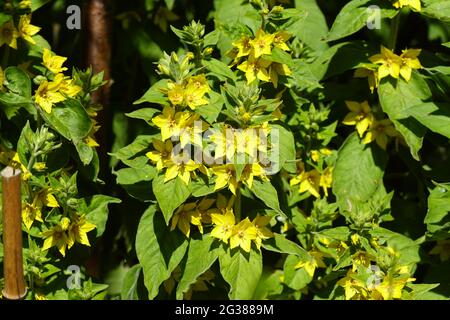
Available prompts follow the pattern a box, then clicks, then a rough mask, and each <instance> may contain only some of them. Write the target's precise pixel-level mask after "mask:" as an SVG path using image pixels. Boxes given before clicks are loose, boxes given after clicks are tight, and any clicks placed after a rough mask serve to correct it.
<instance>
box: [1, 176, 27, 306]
mask: <svg viewBox="0 0 450 320" xmlns="http://www.w3.org/2000/svg"><path fill="white" fill-rule="evenodd" d="M1 175H2V183H3V272H4V277H5V287H4V289H3V291H2V294H3V296H4V297H5V298H6V299H9V300H18V299H22V298H23V297H25V295H26V293H27V288H26V286H25V279H24V276H23V256H22V215H21V211H22V202H21V196H20V182H21V171H20V170H18V169H14V168H11V167H6V168H5V169H4V170H3V171H2V172H1Z"/></svg>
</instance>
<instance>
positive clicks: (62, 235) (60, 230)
mask: <svg viewBox="0 0 450 320" xmlns="http://www.w3.org/2000/svg"><path fill="white" fill-rule="evenodd" d="M69 225H70V220H69V219H68V218H66V217H64V218H62V219H61V221H60V222H59V224H57V225H56V226H54V227H53V228H52V229H50V230H47V231H44V232H43V233H42V235H43V237H44V238H45V240H44V245H43V247H42V251H45V250H48V249H50V248H51V247H57V248H58V250H59V252H60V253H61V254H62V256H63V257H64V256H65V255H66V248H67V245H69V244H70V243H72V242H71V239H69V236H68V234H67V230H68V229H69Z"/></svg>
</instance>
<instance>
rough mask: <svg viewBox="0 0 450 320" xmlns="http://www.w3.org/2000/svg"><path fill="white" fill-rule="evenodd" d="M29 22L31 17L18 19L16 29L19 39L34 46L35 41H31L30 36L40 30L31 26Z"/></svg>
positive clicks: (25, 16) (26, 16)
mask: <svg viewBox="0 0 450 320" xmlns="http://www.w3.org/2000/svg"><path fill="white" fill-rule="evenodd" d="M30 22H31V15H23V16H21V17H20V20H19V25H18V27H17V29H18V32H19V37H22V38H23V39H24V40H25V41H28V42H29V43H31V44H36V41H34V40H33V38H32V36H34V35H35V34H36V33H38V32H39V30H41V28H39V27H37V26H33V25H32V24H30Z"/></svg>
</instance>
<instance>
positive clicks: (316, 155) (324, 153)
mask: <svg viewBox="0 0 450 320" xmlns="http://www.w3.org/2000/svg"><path fill="white" fill-rule="evenodd" d="M332 154H333V151H331V150H330V149H328V148H322V149H320V150H311V159H312V160H313V161H314V162H318V161H319V159H320V158H322V157H328V156H330V155H332Z"/></svg>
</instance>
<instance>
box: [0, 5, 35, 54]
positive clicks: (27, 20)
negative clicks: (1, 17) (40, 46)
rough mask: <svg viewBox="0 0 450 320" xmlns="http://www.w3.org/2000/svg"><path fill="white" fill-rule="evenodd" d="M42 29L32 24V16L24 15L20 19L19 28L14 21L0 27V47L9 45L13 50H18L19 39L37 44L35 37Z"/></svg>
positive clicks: (11, 20)
mask: <svg viewBox="0 0 450 320" xmlns="http://www.w3.org/2000/svg"><path fill="white" fill-rule="evenodd" d="M40 30H41V28H39V27H37V26H34V25H32V24H31V14H24V15H21V16H20V17H19V21H18V23H17V28H16V26H15V25H14V21H13V19H10V20H8V21H6V22H4V23H3V25H2V26H0V47H1V46H3V45H7V46H9V47H11V48H13V49H17V39H19V38H22V39H23V40H25V41H27V42H29V43H31V44H36V41H35V40H34V39H33V36H34V35H36V34H37V33H38V32H39V31H40Z"/></svg>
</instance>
